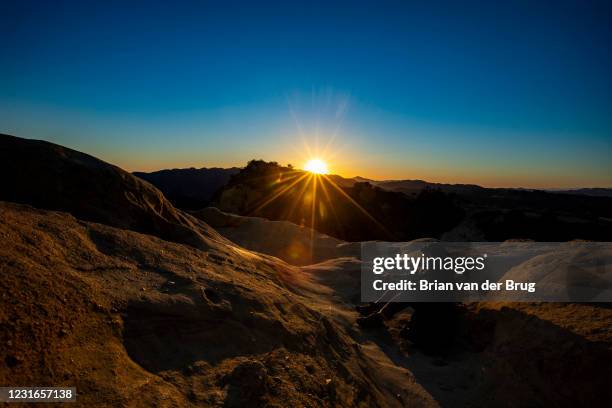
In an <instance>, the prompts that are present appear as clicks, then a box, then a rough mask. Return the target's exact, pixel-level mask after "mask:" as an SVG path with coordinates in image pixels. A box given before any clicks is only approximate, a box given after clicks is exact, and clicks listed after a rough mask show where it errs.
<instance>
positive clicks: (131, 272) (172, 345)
mask: <svg viewBox="0 0 612 408" xmlns="http://www.w3.org/2000/svg"><path fill="white" fill-rule="evenodd" d="M0 270H1V272H2V279H1V280H0V288H1V292H2V297H1V300H0V303H1V307H0V327H1V328H2V329H1V330H0V336H1V338H0V343H1V344H3V347H2V348H0V353H2V355H1V358H2V361H3V362H4V363H5V364H3V365H1V366H0V382H2V383H3V384H39V385H74V386H76V387H77V389H78V392H79V403H80V404H81V405H82V406H94V405H95V406H152V405H161V406H196V405H198V406H245V404H247V402H248V405H249V406H259V405H265V404H268V405H270V406H297V405H299V406H399V405H401V404H402V402H407V401H410V403H411V404H413V405H416V406H426V405H433V404H434V402H433V400H432V399H431V397H430V396H429V395H428V394H427V393H426V392H425V391H424V390H423V389H422V388H421V387H420V386H418V385H417V384H415V383H414V379H411V377H410V375H409V374H408V373H407V372H405V373H404V374H402V375H403V377H401V379H400V378H398V377H392V376H391V374H389V373H392V372H393V371H392V370H391V371H389V370H387V369H385V368H384V367H381V366H380V364H378V363H377V362H376V360H375V359H373V358H371V357H369V356H368V353H367V352H365V351H363V350H361V347H360V346H359V345H357V344H356V343H355V342H354V341H353V340H352V339H351V338H350V337H349V335H348V334H347V333H346V331H345V329H344V328H343V327H342V325H341V324H339V323H338V322H337V321H335V320H334V318H333V317H332V316H331V315H330V314H328V313H326V311H325V309H324V308H322V307H320V305H319V304H317V301H316V299H315V298H314V297H313V296H312V293H316V292H317V290H318V291H319V292H320V293H324V292H325V288H319V289H317V287H316V285H315V284H313V283H312V282H310V281H309V280H308V279H306V277H305V275H304V274H303V273H302V272H301V271H300V270H299V269H297V268H294V267H291V266H289V265H287V264H284V263H283V262H282V261H279V260H276V259H272V258H264V257H261V256H259V255H256V254H253V253H250V252H248V251H245V250H243V249H240V248H234V247H229V246H228V247H226V248H225V250H216V249H215V250H209V251H202V250H199V249H196V248H192V247H190V246H187V245H181V244H176V243H171V242H166V241H163V240H161V239H159V238H156V237H153V236H149V235H143V234H139V233H136V232H132V231H127V230H120V229H117V228H113V227H109V226H104V225H101V224H95V223H90V222H84V221H80V220H78V219H75V218H74V217H72V216H71V215H68V214H66V213H60V212H51V211H44V210H39V209H34V208H31V207H28V206H24V205H19V204H12V203H0ZM309 293H310V294H311V295H307V294H309Z"/></svg>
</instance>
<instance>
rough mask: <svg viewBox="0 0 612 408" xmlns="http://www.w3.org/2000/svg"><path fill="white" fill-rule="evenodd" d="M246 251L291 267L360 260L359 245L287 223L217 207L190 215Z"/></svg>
mask: <svg viewBox="0 0 612 408" xmlns="http://www.w3.org/2000/svg"><path fill="white" fill-rule="evenodd" d="M191 214H192V215H193V216H194V217H196V218H199V219H201V220H203V221H205V222H206V223H207V224H208V225H210V226H211V227H213V228H214V229H215V230H216V231H217V232H219V233H220V234H221V235H223V236H224V237H226V238H228V239H229V240H231V241H232V242H235V243H236V244H238V245H240V246H241V247H243V248H247V249H250V250H252V251H257V252H261V253H264V254H269V255H273V256H275V257H277V258H280V259H282V260H283V261H285V262H287V263H290V264H292V265H311V264H314V263H318V262H322V261H325V260H328V259H332V258H338V257H357V256H359V253H360V245H359V244H358V243H347V242H344V241H341V240H339V239H336V238H333V237H330V236H329V235H325V234H321V233H319V232H317V231H315V230H313V229H311V228H308V227H301V226H299V225H296V224H294V223H292V222H288V221H270V220H266V219H265V218H259V217H243V216H239V215H235V214H230V213H226V212H223V211H221V210H219V209H217V208H214V207H208V208H204V209H202V210H200V211H194V212H192V213H191Z"/></svg>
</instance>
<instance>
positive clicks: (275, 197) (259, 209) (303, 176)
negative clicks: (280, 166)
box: [250, 173, 308, 215]
mask: <svg viewBox="0 0 612 408" xmlns="http://www.w3.org/2000/svg"><path fill="white" fill-rule="evenodd" d="M306 176H308V173H304V174H302V175H301V176H300V177H298V178H297V179H296V180H294V181H293V182H292V183H290V184H289V185H288V186H285V187H283V188H282V189H281V190H280V191H279V192H278V193H276V194H274V195H273V196H272V197H270V198H269V199H268V200H266V201H265V202H264V203H262V204H261V205H260V206H258V207H257V208H255V209H254V210H253V211H251V212H250V215H253V214H255V213H257V212H258V211H261V210H262V209H263V208H264V207H265V206H267V205H269V204H270V203H271V202H272V201H274V200H276V199H277V198H278V197H280V196H281V195H283V194H285V193H286V192H287V191H289V189H290V188H291V187H293V186H295V185H296V184H297V183H299V182H300V180H302V179H304V178H305V177H306Z"/></svg>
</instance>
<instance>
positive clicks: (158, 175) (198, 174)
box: [133, 167, 240, 210]
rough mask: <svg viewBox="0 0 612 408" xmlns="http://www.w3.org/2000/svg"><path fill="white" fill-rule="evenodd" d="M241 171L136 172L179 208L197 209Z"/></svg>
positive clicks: (236, 168)
mask: <svg viewBox="0 0 612 408" xmlns="http://www.w3.org/2000/svg"><path fill="white" fill-rule="evenodd" d="M239 171H240V169H239V168H238V167H232V168H229V169H221V168H217V167H213V168H205V167H203V168H201V169H196V168H193V167H192V168H188V169H169V170H159V171H154V172H151V173H145V172H134V173H133V174H134V175H135V176H136V177H140V178H141V179H143V180H146V181H148V182H149V183H151V184H153V185H154V186H155V187H157V188H159V189H160V190H161V191H162V192H163V193H164V195H165V196H166V197H167V198H168V199H169V200H170V201H171V202H172V203H173V204H174V205H176V206H177V207H180V208H183V209H188V210H198V209H201V208H204V207H206V205H207V204H208V203H209V202H210V199H211V198H212V196H213V194H214V193H215V192H216V191H217V190H219V189H220V188H221V187H223V186H225V185H226V184H227V183H228V182H229V180H230V177H231V176H232V175H234V174H236V173H238V172H239Z"/></svg>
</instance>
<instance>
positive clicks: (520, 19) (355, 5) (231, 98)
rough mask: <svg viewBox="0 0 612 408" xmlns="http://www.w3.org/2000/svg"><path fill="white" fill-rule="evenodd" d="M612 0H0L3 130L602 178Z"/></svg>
mask: <svg viewBox="0 0 612 408" xmlns="http://www.w3.org/2000/svg"><path fill="white" fill-rule="evenodd" d="M611 4H612V3H610V2H607V1H601V2H564V1H555V2H552V1H551V2H544V1H509V2H435V1H434V2H429V1H428V2H407V1H402V2H321V3H313V2H309V4H308V5H306V4H305V3H302V4H299V3H293V2H287V1H285V2H276V3H262V2H244V3H242V2H205V1H197V2H196V1H194V2H166V3H165V4H164V3H155V2H141V3H135V2H132V3H129V4H128V3H127V2H93V1H92V2H88V1H85V2H54V1H48V2H28V1H5V2H2V4H1V5H0V50H1V51H2V54H1V55H2V63H1V64H0V132H5V133H11V134H15V135H18V136H23V137H29V138H40V139H45V140H50V141H53V142H56V143H60V144H63V145H66V146H69V147H72V148H76V149H78V150H82V151H85V152H88V153H90V154H93V155H96V156H98V157H101V158H102V159H105V160H107V161H110V162H113V163H115V164H118V165H120V166H122V167H124V168H126V169H128V170H153V169H159V168H163V167H189V166H195V167H202V166H233V165H238V166H240V165H244V164H245V163H246V161H247V160H249V159H251V158H264V159H267V160H276V161H280V162H282V163H287V162H291V163H294V164H295V165H296V166H298V167H299V166H300V165H302V164H303V162H304V161H305V160H306V159H307V158H308V157H310V156H313V155H319V156H323V157H324V159H326V160H327V161H328V162H329V167H330V168H331V170H332V171H334V172H337V173H340V174H343V175H345V176H354V175H361V176H365V177H372V178H422V179H427V180H431V181H439V182H445V181H447V182H472V183H479V184H483V185H488V186H525V187H578V186H612V162H611V160H610V158H611V157H612V75H611V74H610V73H611V72H612V52H611V51H612V49H611V48H612V28H611V27H612V5H611ZM326 147H327V148H326Z"/></svg>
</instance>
